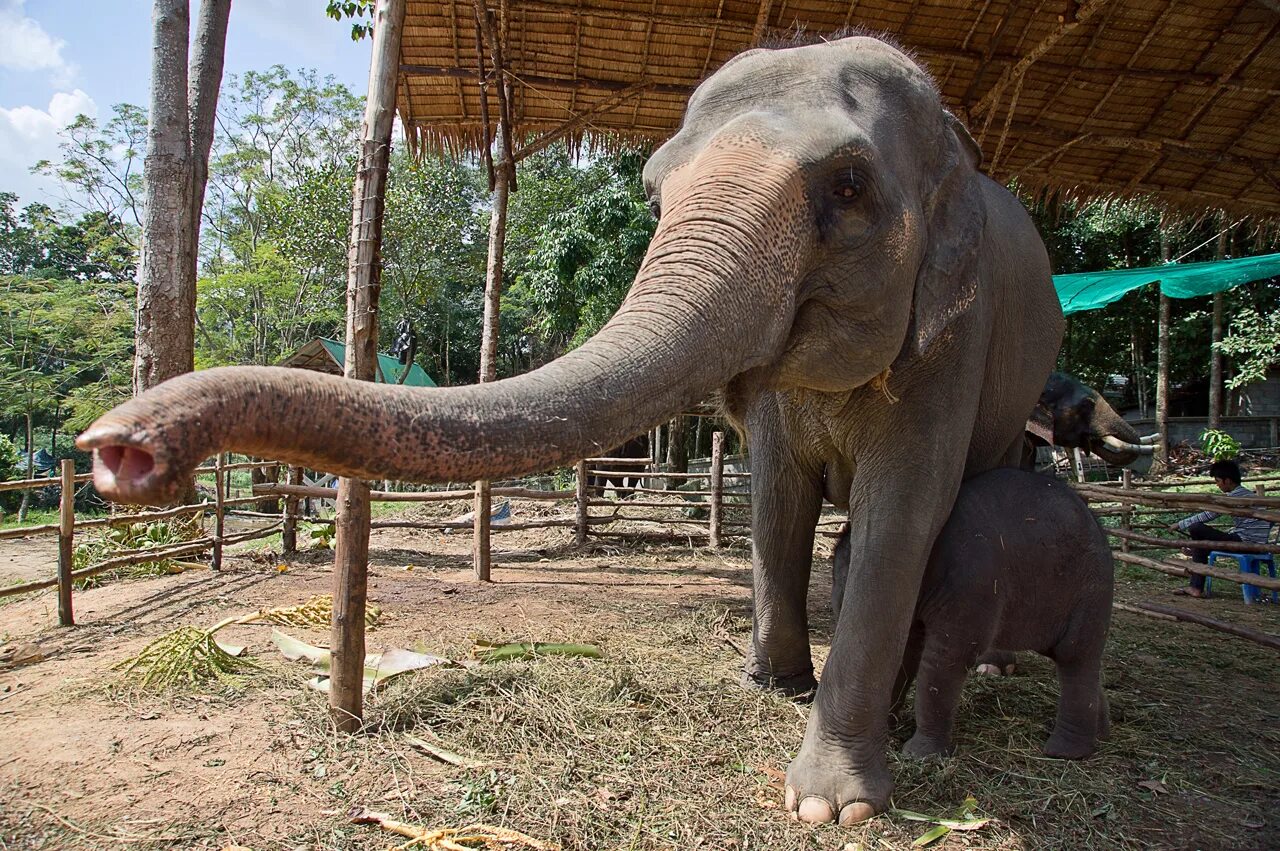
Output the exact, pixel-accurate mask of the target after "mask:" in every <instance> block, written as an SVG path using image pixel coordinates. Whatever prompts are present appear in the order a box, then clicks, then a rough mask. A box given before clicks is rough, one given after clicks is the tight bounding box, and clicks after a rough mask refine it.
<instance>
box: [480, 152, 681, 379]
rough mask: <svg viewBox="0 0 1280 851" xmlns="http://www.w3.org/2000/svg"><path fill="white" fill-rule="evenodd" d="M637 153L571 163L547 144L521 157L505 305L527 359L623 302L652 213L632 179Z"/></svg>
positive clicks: (580, 333)
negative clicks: (522, 334) (524, 335)
mask: <svg viewBox="0 0 1280 851" xmlns="http://www.w3.org/2000/svg"><path fill="white" fill-rule="evenodd" d="M643 165H644V155H643V154H642V153H640V152H626V153H622V154H618V155H614V156H607V157H596V158H593V159H592V160H591V161H590V162H589V163H588V164H586V165H585V166H578V165H577V164H575V163H573V162H572V161H571V160H570V158H569V156H568V153H567V152H566V151H565V150H564V149H563V148H554V149H551V150H550V151H548V152H546V153H544V154H542V155H540V156H539V157H537V158H535V159H534V160H533V161H532V162H530V163H529V165H528V166H527V168H526V169H525V171H524V173H523V174H522V175H521V178H520V180H521V183H520V186H521V189H520V193H519V194H518V195H517V196H515V197H514V198H513V202H512V209H511V224H510V226H509V229H508V240H509V242H508V244H509V246H512V247H514V248H515V251H514V252H513V253H512V258H513V262H512V263H511V264H510V267H509V269H508V273H509V274H513V275H514V277H515V285H514V286H513V287H512V288H511V291H510V295H509V296H508V298H507V299H506V300H505V301H504V305H503V310H504V312H509V313H511V314H512V315H513V316H514V317H518V318H519V320H520V322H521V326H522V327H523V329H524V330H525V331H526V332H528V333H529V334H530V335H531V336H532V339H531V340H530V341H529V343H528V346H529V350H530V352H529V354H530V363H529V365H530V366H532V365H535V362H542V361H545V360H550V359H551V358H552V357H555V356H558V355H559V354H560V353H562V352H563V351H564V350H565V349H568V348H573V347H576V346H578V345H581V344H582V343H583V342H584V341H585V340H586V339H587V338H588V337H590V336H591V335H592V334H594V333H595V332H596V331H598V330H600V327H601V326H603V325H604V323H605V322H606V321H607V320H608V319H609V317H611V316H612V315H613V314H614V312H615V311H616V310H617V309H618V305H620V304H621V303H622V299H623V298H624V297H625V296H626V293H627V291H628V290H629V289H630V287H631V282H632V281H633V280H634V279H635V275H636V272H637V271H638V270H639V268H640V263H641V261H642V260H643V258H644V253H645V250H646V249H647V248H648V245H649V240H650V239H651V238H652V237H653V232H654V228H655V227H656V221H655V220H654V218H653V215H652V214H651V213H650V212H649V206H648V202H647V201H646V199H645V196H644V192H643V190H642V188H641V185H640V170H641V168H642V167H643Z"/></svg>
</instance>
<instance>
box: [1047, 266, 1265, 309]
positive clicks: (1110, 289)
mask: <svg viewBox="0 0 1280 851" xmlns="http://www.w3.org/2000/svg"><path fill="white" fill-rule="evenodd" d="M1276 275H1280V254H1263V255H1261V256H1258V257H1241V258H1239V259H1236V260H1210V261H1207V262H1205V263H1178V264H1174V265H1169V266H1145V267H1143V268H1141V269H1116V270H1113V271H1110V272H1077V273H1075V274H1072V275H1054V276H1053V285H1054V286H1055V287H1057V289H1058V299H1059V301H1061V302H1062V312H1063V313H1079V312H1080V311H1082V310H1097V309H1098V308H1101V307H1106V306H1107V305H1108V304H1111V302H1113V301H1116V300H1118V299H1120V298H1121V297H1122V296H1123V295H1124V294H1125V293H1127V292H1129V291H1130V290H1136V289H1137V288H1138V287H1145V286H1146V285H1147V284H1154V283H1157V282H1159V284H1160V289H1161V291H1162V292H1164V294H1165V295H1167V296H1169V298H1195V297H1196V296H1203V295H1211V294H1212V293H1220V292H1222V291H1223V290H1229V289H1232V288H1233V287H1238V286H1240V285H1241V284H1247V283H1249V282H1250V281H1259V280H1262V279H1263V278H1271V277H1274V276H1276Z"/></svg>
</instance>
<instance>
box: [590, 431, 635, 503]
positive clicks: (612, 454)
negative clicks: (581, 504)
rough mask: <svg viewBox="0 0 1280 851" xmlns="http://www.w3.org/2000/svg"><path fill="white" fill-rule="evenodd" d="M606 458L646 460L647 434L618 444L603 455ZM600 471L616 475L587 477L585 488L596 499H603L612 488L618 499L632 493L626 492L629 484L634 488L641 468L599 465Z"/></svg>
mask: <svg viewBox="0 0 1280 851" xmlns="http://www.w3.org/2000/svg"><path fill="white" fill-rule="evenodd" d="M604 457H606V458H648V457H649V434H648V432H645V433H644V434H639V435H636V436H635V437H633V438H631V439H630V440H628V441H627V442H626V443H622V444H619V445H618V446H615V447H614V448H612V449H610V450H609V451H608V452H605V453H604ZM601 466H602V469H606V470H609V471H611V472H616V473H618V475H612V476H596V475H591V476H588V477H587V487H588V488H589V489H590V491H591V494H592V495H593V496H596V497H603V496H604V492H605V491H606V490H607V489H609V488H613V490H614V492H615V493H616V494H617V496H618V498H619V499H622V498H623V497H625V496H628V495H629V494H630V493H632V491H628V490H626V488H627V486H628V485H629V484H630V485H631V486H633V487H634V485H635V483H636V481H637V479H638V478H639V473H641V472H642V471H643V468H642V467H623V466H622V465H616V464H604V465H601Z"/></svg>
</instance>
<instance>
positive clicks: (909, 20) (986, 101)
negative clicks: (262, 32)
mask: <svg viewBox="0 0 1280 851" xmlns="http://www.w3.org/2000/svg"><path fill="white" fill-rule="evenodd" d="M488 6H489V8H490V9H492V10H493V11H494V13H495V15H497V16H498V17H499V18H500V19H502V21H501V23H505V31H506V39H505V41H506V44H505V48H504V51H505V56H504V61H505V67H506V70H507V75H508V79H509V80H510V81H511V84H512V88H513V103H512V120H513V123H514V127H515V134H514V135H515V137H516V141H517V144H516V148H517V149H518V148H519V147H520V145H521V144H522V143H526V142H528V141H529V140H530V139H534V138H536V137H537V136H538V135H539V134H541V133H545V132H547V131H549V130H553V129H555V128H556V127H558V126H560V125H561V124H562V123H563V122H565V121H566V120H570V119H573V118H575V117H578V119H579V121H578V124H577V126H576V127H575V129H574V132H573V133H571V134H570V138H571V140H573V141H580V140H581V138H582V136H583V134H584V133H585V134H586V135H587V136H592V137H595V139H596V140H599V141H602V142H604V143H605V144H606V145H607V144H610V143H616V142H619V141H634V140H645V141H661V140H662V139H664V138H666V137H667V136H669V135H670V134H671V133H673V132H674V131H675V129H676V128H677V126H678V125H679V122H680V118H681V115H682V114H683V111H684V105H685V101H686V100H687V98H688V95H689V93H690V92H691V91H692V90H693V88H694V87H695V86H696V85H697V83H698V82H699V81H700V80H702V79H704V78H705V77H706V76H708V75H709V74H711V73H712V72H713V71H715V70H716V68H718V67H719V66H720V65H721V64H723V63H724V62H725V60H727V59H728V58H729V57H731V56H733V55H734V54H735V53H738V52H739V51H741V50H743V49H744V48H747V47H749V46H751V45H752V44H753V43H755V42H757V41H758V40H760V39H761V38H762V37H766V36H770V35H778V34H779V33H781V32H784V31H787V30H794V29H795V28H804V29H806V30H808V31H809V32H817V33H824V32H831V31H835V30H837V29H839V28H841V27H845V26H849V25H861V26H863V27H867V28H870V29H873V30H879V31H884V32H888V33H891V34H892V35H893V36H895V38H896V39H897V40H898V41H899V42H901V43H902V44H904V45H905V46H906V47H907V48H909V49H910V50H912V51H913V52H914V53H915V54H916V57H917V59H918V60H919V61H920V62H921V63H922V64H924V65H926V66H927V67H928V68H929V69H930V70H931V71H932V72H933V74H934V76H935V77H936V78H937V80H938V82H939V85H940V88H941V90H942V92H943V98H944V100H945V101H946V103H947V105H948V106H949V107H950V108H951V109H952V110H953V111H955V112H956V113H957V114H958V115H960V116H961V118H963V119H964V120H965V121H966V123H967V124H968V125H969V127H970V129H971V131H972V132H973V135H974V137H975V138H976V139H978V140H979V141H980V143H981V144H982V147H983V149H984V151H985V153H986V164H985V166H984V168H985V170H986V171H987V172H988V173H989V174H991V175H992V176H993V177H995V178H997V179H999V180H1002V181H1004V180H1009V179H1011V178H1015V177H1016V178H1017V179H1018V180H1019V181H1020V182H1021V183H1022V184H1023V185H1024V186H1026V187H1028V188H1031V189H1033V190H1042V191H1053V190H1060V191H1062V192H1063V193H1064V194H1077V195H1081V196H1086V197H1098V196H1103V197H1117V196H1120V197H1123V196H1132V195H1145V196H1150V197H1154V198H1156V199H1158V200H1160V201H1163V202H1164V203H1166V204H1167V205H1170V206H1173V207H1176V208H1179V209H1182V210H1187V211H1202V210H1210V209H1224V210H1227V211H1228V212H1231V213H1235V214H1254V215H1262V216H1266V217H1275V216H1277V215H1280V169H1278V168H1277V159H1280V157H1278V155H1280V106H1277V102H1278V101H1280V38H1277V32H1280V0H1177V2H1162V0H1038V2H1035V3H1032V2H1029V1H1028V0H1023V2H1017V1H1016V0H973V2H965V0H862V2H859V0H844V2H821V0H687V2H657V0H505V2H500V0H488ZM504 10H505V17H503V16H504ZM476 33H477V26H476V17H475V6H474V3H473V2H472V0H444V2H428V0H410V2H409V8H408V16H407V19H406V24H405V35H404V44H403V48H402V54H401V61H402V65H401V71H402V77H401V88H400V100H399V112H400V117H401V119H402V121H403V122H404V125H405V127H406V128H407V129H408V130H409V133H410V144H411V145H413V146H414V147H416V148H423V147H425V148H435V149H440V150H447V151H452V152H457V151H461V150H475V149H476V148H477V146H478V145H479V143H480V140H481V139H482V137H483V131H482V120H481V104H480V94H479V86H478V84H477V77H478V74H477V70H478V62H477V36H476ZM485 63H486V68H488V67H490V63H489V57H488V55H487V48H486V58H485ZM490 101H491V103H490V111H491V119H492V122H496V115H497V109H496V106H494V105H493V103H492V101H493V97H492V95H491V97H490Z"/></svg>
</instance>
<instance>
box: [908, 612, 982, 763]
mask: <svg viewBox="0 0 1280 851" xmlns="http://www.w3.org/2000/svg"><path fill="white" fill-rule="evenodd" d="M954 639H955V636H952V637H951V638H950V640H949V639H948V637H947V636H946V634H945V633H944V632H942V631H941V630H938V631H935V632H932V633H929V634H928V635H927V637H926V638H925V643H924V652H923V654H922V655H921V659H920V670H919V674H918V676H917V678H916V732H915V735H914V736H912V737H911V738H910V739H909V740H907V743H906V744H905V745H903V746H902V752H903V753H905V754H907V755H908V756H913V757H916V758H917V759H923V758H925V757H929V756H945V755H946V754H947V753H948V752H949V751H950V750H951V727H952V725H953V724H954V722H955V717H956V706H957V705H958V704H959V702H960V691H961V689H962V688H963V687H964V681H965V677H966V676H967V675H968V673H969V667H970V666H971V665H972V664H973V660H974V658H975V657H976V656H977V646H976V645H974V644H968V643H965V642H964V641H955V643H952V641H954Z"/></svg>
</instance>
